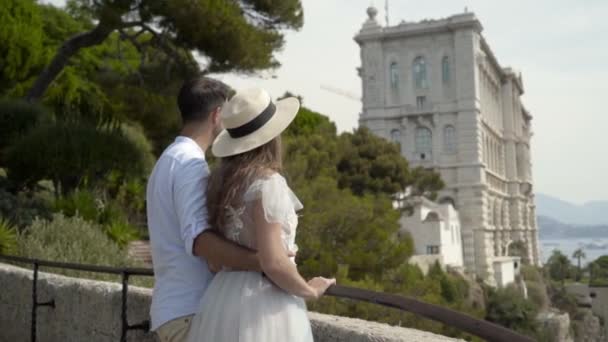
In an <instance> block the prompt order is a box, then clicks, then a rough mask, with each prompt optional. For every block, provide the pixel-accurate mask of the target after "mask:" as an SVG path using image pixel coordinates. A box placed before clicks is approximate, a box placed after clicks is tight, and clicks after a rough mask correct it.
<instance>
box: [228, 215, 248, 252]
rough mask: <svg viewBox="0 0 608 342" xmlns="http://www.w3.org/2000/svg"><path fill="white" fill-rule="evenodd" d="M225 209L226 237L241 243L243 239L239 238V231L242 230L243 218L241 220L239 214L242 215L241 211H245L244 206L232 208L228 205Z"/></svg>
mask: <svg viewBox="0 0 608 342" xmlns="http://www.w3.org/2000/svg"><path fill="white" fill-rule="evenodd" d="M226 209H227V213H226V216H227V217H226V218H227V222H228V227H229V228H228V230H226V238H228V239H230V240H232V241H234V242H236V243H239V244H243V241H241V239H240V237H241V232H242V231H243V227H244V224H243V220H241V215H243V213H244V212H245V206H242V207H240V208H238V209H234V208H233V207H232V206H228V207H227V208H226Z"/></svg>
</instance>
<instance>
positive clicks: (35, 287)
mask: <svg viewBox="0 0 608 342" xmlns="http://www.w3.org/2000/svg"><path fill="white" fill-rule="evenodd" d="M37 283H38V263H37V262H34V279H33V281H32V322H31V323H32V325H31V328H30V330H31V331H30V341H31V342H36V309H37V305H36V304H37V303H38V285H37Z"/></svg>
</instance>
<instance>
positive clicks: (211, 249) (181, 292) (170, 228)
mask: <svg viewBox="0 0 608 342" xmlns="http://www.w3.org/2000/svg"><path fill="white" fill-rule="evenodd" d="M229 92H230V89H229V87H228V86H226V85H225V84H223V83H221V82H219V81H217V80H213V79H211V78H207V77H202V76H201V77H197V78H194V79H192V80H190V81H187V82H186V83H185V84H184V85H183V87H182V88H181V90H180V92H179V96H178V99H177V102H178V106H179V110H180V112H181V116H182V120H183V128H182V131H181V134H180V136H178V137H177V138H176V139H175V142H173V144H171V145H170V146H169V147H167V149H166V150H165V151H164V152H163V154H162V155H161V156H160V158H159V159H158V161H157V163H156V165H155V167H154V170H153V171H152V174H151V176H150V178H149V180H148V187H147V193H146V198H147V211H148V229H149V231H150V242H151V248H152V263H153V265H154V274H155V284H154V293H153V296H152V306H151V308H150V315H151V321H152V322H151V330H152V331H156V333H157V334H158V336H159V337H160V340H161V341H162V342H166V341H171V342H174V341H183V340H185V339H186V336H187V334H188V329H189V327H190V321H191V318H192V316H193V315H194V314H195V313H196V312H197V311H198V310H199V304H200V303H199V302H200V299H201V298H202V297H203V293H204V291H205V289H206V288H207V286H208V284H209V282H210V281H211V279H212V273H211V271H210V268H211V269H212V270H213V269H216V268H219V267H220V266H226V267H230V268H233V269H241V270H253V271H256V270H257V271H259V270H260V267H259V263H258V260H257V257H256V255H255V253H253V252H251V251H249V250H247V249H244V248H241V247H239V246H237V245H235V244H233V243H231V242H229V241H228V240H226V239H224V238H222V237H220V236H219V235H217V234H215V233H213V232H211V231H210V230H209V228H210V227H209V225H208V223H207V208H206V202H205V199H206V188H207V178H208V176H209V169H208V166H207V162H206V161H205V150H207V148H209V147H210V145H211V144H212V142H213V140H214V139H215V137H216V136H217V135H218V134H219V133H220V131H221V123H220V117H219V114H220V109H221V106H222V105H223V104H224V103H225V102H226V101H227V100H228V94H229ZM213 265H216V266H213Z"/></svg>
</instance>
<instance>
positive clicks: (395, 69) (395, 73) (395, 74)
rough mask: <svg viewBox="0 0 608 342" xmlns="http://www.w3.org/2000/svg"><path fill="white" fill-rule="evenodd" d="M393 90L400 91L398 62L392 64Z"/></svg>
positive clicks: (390, 71) (391, 78) (390, 69)
mask: <svg viewBox="0 0 608 342" xmlns="http://www.w3.org/2000/svg"><path fill="white" fill-rule="evenodd" d="M389 73H390V80H391V89H399V65H398V64H397V62H392V63H391V66H390V68H389Z"/></svg>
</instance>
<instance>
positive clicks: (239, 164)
mask: <svg viewBox="0 0 608 342" xmlns="http://www.w3.org/2000/svg"><path fill="white" fill-rule="evenodd" d="M282 164H283V163H282V156H281V137H280V136H278V137H276V138H274V139H273V140H271V141H270V142H268V143H266V144H264V145H262V146H260V147H258V148H256V149H254V150H251V151H249V152H245V153H241V154H237V155H234V156H230V157H225V158H221V159H220V161H219V165H218V166H217V167H216V168H215V169H214V170H213V171H212V172H211V175H210V177H209V182H208V183H207V184H208V185H207V210H208V213H209V223H210V224H211V227H213V229H215V230H218V231H220V232H221V233H222V234H224V232H225V228H226V227H225V220H226V208H227V207H228V206H232V207H235V208H236V207H238V206H239V205H241V204H242V203H241V197H242V196H243V194H244V192H245V191H247V188H248V187H249V185H250V184H251V183H252V182H253V181H254V180H256V179H258V178H260V177H264V176H265V175H267V174H269V173H270V172H272V171H274V172H279V173H280V172H281V171H282V169H283V165H282Z"/></svg>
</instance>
